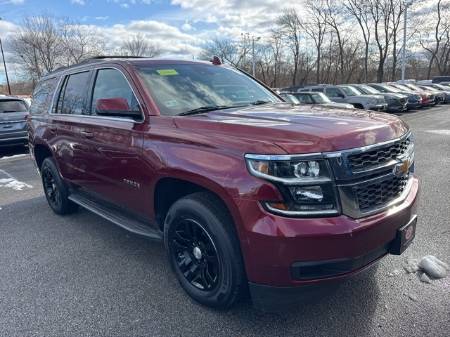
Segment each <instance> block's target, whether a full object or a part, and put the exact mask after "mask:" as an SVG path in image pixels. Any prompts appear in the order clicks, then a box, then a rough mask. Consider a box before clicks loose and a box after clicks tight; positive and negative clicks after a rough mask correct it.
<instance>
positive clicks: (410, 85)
mask: <svg viewBox="0 0 450 337" xmlns="http://www.w3.org/2000/svg"><path fill="white" fill-rule="evenodd" d="M405 85H406V86H407V87H408V88H411V89H412V90H417V91H422V90H423V89H421V88H419V87H418V86H416V85H414V84H405Z"/></svg>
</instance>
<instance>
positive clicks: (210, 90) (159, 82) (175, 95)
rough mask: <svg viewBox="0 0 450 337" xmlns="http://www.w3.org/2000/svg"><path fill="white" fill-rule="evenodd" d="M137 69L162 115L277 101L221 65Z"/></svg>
mask: <svg viewBox="0 0 450 337" xmlns="http://www.w3.org/2000/svg"><path fill="white" fill-rule="evenodd" d="M138 71H139V74H140V75H141V77H142V79H143V81H144V84H145V85H146V87H147V88H148V90H149V91H150V92H151V94H152V97H153V99H154V100H155V102H156V104H157V106H158V108H159V110H160V112H161V114H162V115H168V116H175V115H179V114H186V113H187V112H189V111H193V110H196V109H199V108H200V109H201V108H204V107H206V108H207V107H215V106H217V107H220V108H222V109H223V108H227V107H235V106H244V105H250V104H255V103H256V104H261V103H265V102H280V100H279V98H277V97H276V96H275V95H274V94H272V93H271V92H270V91H269V90H267V89H266V88H264V87H263V86H262V85H260V84H259V83H258V82H256V81H254V80H253V79H251V78H250V77H249V76H247V75H246V74H244V73H242V72H240V71H237V70H234V69H230V68H226V67H223V66H216V65H209V64H199V63H197V64H159V65H151V66H140V67H138ZM210 110H213V109H210ZM205 111H206V110H205Z"/></svg>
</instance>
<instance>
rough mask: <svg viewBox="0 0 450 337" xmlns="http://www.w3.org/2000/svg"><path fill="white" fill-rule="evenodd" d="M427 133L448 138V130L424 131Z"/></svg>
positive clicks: (449, 132) (449, 133) (449, 131)
mask: <svg viewBox="0 0 450 337" xmlns="http://www.w3.org/2000/svg"><path fill="white" fill-rule="evenodd" d="M425 132H428V133H435V134H437V135H444V136H450V130H426V131H425Z"/></svg>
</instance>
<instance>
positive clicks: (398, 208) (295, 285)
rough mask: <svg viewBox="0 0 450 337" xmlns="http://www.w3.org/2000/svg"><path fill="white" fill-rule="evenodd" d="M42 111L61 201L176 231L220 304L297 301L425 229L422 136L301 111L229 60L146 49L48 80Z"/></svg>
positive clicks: (190, 286)
mask: <svg viewBox="0 0 450 337" xmlns="http://www.w3.org/2000/svg"><path fill="white" fill-rule="evenodd" d="M31 113H32V115H31V117H30V119H29V128H30V132H29V141H30V149H31V153H32V155H33V157H34V160H35V162H36V165H37V167H38V169H39V171H40V174H41V176H42V182H43V186H44V192H45V195H46V198H47V200H48V203H49V205H50V207H51V208H52V209H53V211H54V212H55V213H57V214H61V215H63V214H68V213H70V212H73V211H75V210H76V208H77V206H79V205H80V206H82V207H85V208H87V209H89V210H91V211H93V212H95V213H97V214H98V215H100V216H102V217H104V218H106V219H108V220H110V221H112V222H113V223H115V224H117V225H119V226H121V227H123V228H125V229H127V230H129V231H131V232H134V233H137V234H141V235H144V236H147V237H149V238H152V239H156V240H161V241H163V242H164V244H165V247H166V249H167V251H168V256H169V261H170V264H171V266H172V268H173V270H174V274H175V276H176V277H177V278H178V280H179V282H180V284H181V286H182V287H183V288H184V290H185V291H186V292H187V293H188V294H189V295H190V296H191V297H192V298H194V299H195V300H196V301H198V302H200V303H202V304H204V305H208V306H211V307H216V308H227V307H230V306H231V305H233V304H234V303H236V301H238V300H239V299H240V298H242V296H243V295H244V294H245V293H246V292H248V291H249V292H250V295H251V297H252V299H253V302H254V304H255V305H256V306H258V307H262V308H266V309H267V308H269V307H273V306H278V305H283V306H286V305H289V304H291V303H296V302H297V301H298V300H299V298H302V296H305V294H311V293H312V290H313V289H316V288H317V287H315V286H319V285H328V284H329V283H332V282H334V281H336V280H339V279H341V278H344V277H347V276H349V275H352V274H355V273H357V272H359V271H361V270H364V269H366V268H368V267H369V266H371V265H373V264H374V263H376V262H377V261H378V260H379V259H380V258H382V257H383V256H385V255H386V254H389V253H392V254H401V253H402V251H403V250H404V249H405V248H406V247H408V245H409V244H410V243H411V241H412V240H413V238H414V233H415V226H416V219H417V218H416V200H417V194H418V188H419V183H418V180H417V178H416V177H415V176H414V173H413V172H414V145H413V138H412V136H411V132H410V130H409V128H408V126H407V125H406V124H405V123H404V122H403V121H401V120H400V119H398V118H397V117H394V116H391V115H387V114H383V113H373V112H372V113H367V112H364V111H356V110H349V109H343V110H339V109H320V108H314V107H309V106H292V105H291V104H289V103H284V102H282V100H281V99H280V98H279V97H278V96H277V95H276V94H274V93H273V92H272V91H271V90H270V89H268V88H267V87H265V86H264V85H263V84H261V83H259V82H258V81H256V80H255V79H253V78H251V77H250V76H249V75H247V74H246V73H244V72H241V71H239V70H236V69H233V68H230V67H228V66H224V65H221V64H220V62H217V59H216V60H215V61H214V62H211V63H209V62H188V61H172V60H151V59H138V58H97V59H92V60H88V61H85V62H83V63H81V64H79V65H76V66H73V67H69V68H63V69H59V70H57V71H55V72H53V73H51V74H48V75H46V76H45V77H44V78H43V79H42V80H41V81H40V83H39V84H38V86H37V88H36V91H35V93H34V98H33V104H32V107H31Z"/></svg>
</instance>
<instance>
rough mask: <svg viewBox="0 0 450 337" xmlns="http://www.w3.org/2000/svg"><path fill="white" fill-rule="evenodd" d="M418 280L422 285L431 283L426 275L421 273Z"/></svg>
mask: <svg viewBox="0 0 450 337" xmlns="http://www.w3.org/2000/svg"><path fill="white" fill-rule="evenodd" d="M419 280H421V281H422V282H423V283H431V279H430V278H429V277H428V275H427V274H426V273H422V274H421V275H420V276H419Z"/></svg>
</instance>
